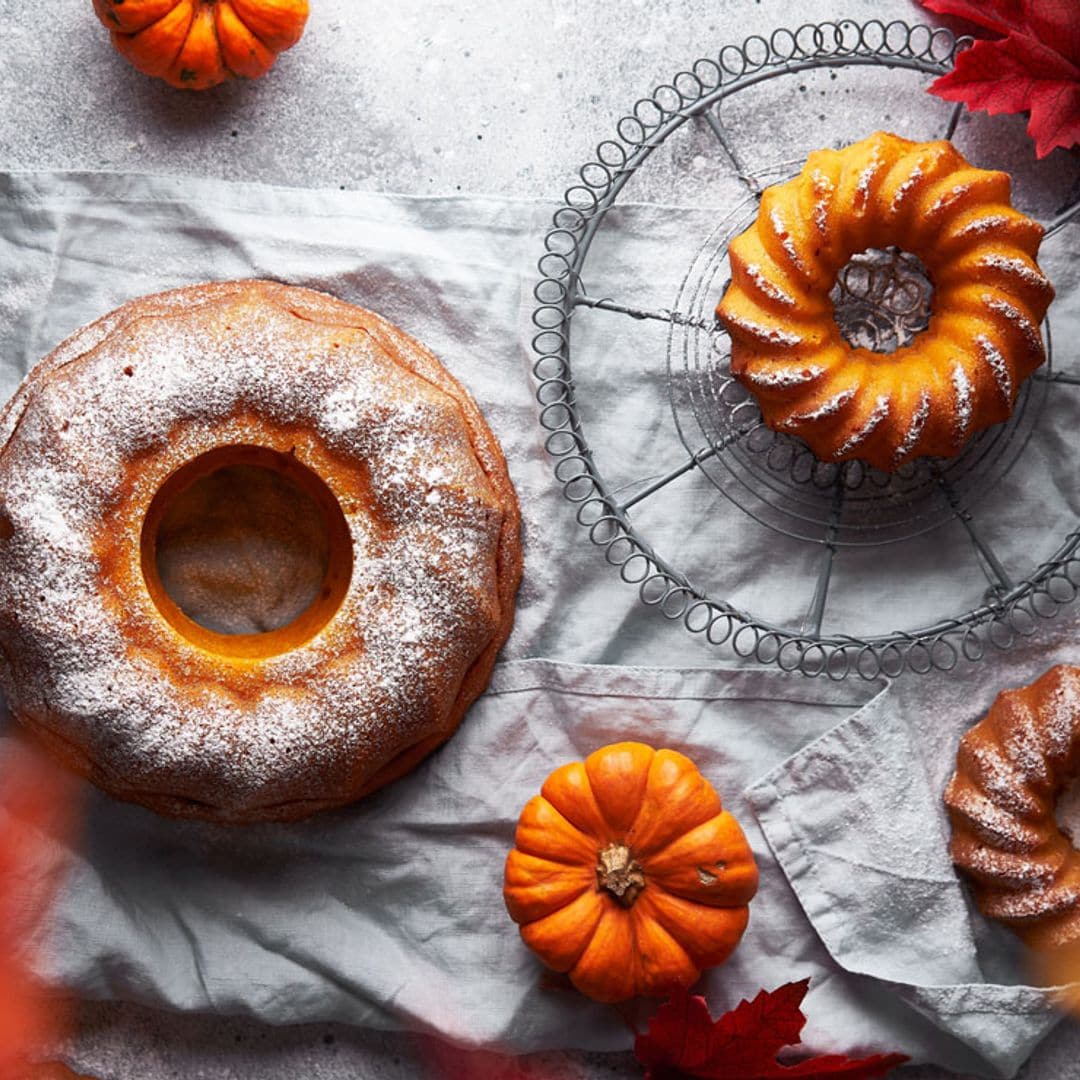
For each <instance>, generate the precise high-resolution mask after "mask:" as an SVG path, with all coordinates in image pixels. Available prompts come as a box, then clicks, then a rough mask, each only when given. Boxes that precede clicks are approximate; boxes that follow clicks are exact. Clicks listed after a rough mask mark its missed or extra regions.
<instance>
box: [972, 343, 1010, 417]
mask: <svg viewBox="0 0 1080 1080" xmlns="http://www.w3.org/2000/svg"><path fill="white" fill-rule="evenodd" d="M975 346H976V348H978V350H979V356H981V357H982V360H983V362H984V363H985V364H986V366H987V367H989V368H990V371H991V373H992V374H993V376H994V382H995V383H996V384H997V388H998V390H1000V391H1001V396H1002V397H1003V398H1004V399H1005V401H1006V402H1007V403H1008V404H1010V405H1011V404H1012V400H1013V380H1012V372H1011V371H1010V370H1009V365H1008V363H1007V362H1006V360H1005V357H1004V356H1002V355H1001V353H1000V352H999V351H998V348H997V346H996V345H995V344H994V343H993V342H992V341H991V340H990V339H989V338H988V337H987V336H986V335H985V334H978V335H976V337H975Z"/></svg>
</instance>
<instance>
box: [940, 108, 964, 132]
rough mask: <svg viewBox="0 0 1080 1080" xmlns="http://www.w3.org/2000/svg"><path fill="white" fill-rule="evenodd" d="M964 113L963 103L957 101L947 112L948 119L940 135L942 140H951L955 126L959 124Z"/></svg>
mask: <svg viewBox="0 0 1080 1080" xmlns="http://www.w3.org/2000/svg"><path fill="white" fill-rule="evenodd" d="M963 111H964V103H963V102H962V101H958V102H957V103H956V104H955V105H954V106H953V107H952V108H951V109H950V110H949V119H948V120H947V121H946V123H945V130H944V131H943V132H942V133H941V137H942V138H943V139H951V138H952V137H953V135H955V134H956V125H957V124H959V123H960V116H961V114H962V113H963Z"/></svg>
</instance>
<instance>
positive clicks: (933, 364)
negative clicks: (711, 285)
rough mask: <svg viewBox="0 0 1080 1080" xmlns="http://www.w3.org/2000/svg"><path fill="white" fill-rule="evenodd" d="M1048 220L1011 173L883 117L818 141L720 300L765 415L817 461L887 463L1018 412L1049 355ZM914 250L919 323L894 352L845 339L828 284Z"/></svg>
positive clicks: (735, 260) (749, 243)
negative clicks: (868, 129) (841, 143)
mask: <svg viewBox="0 0 1080 1080" xmlns="http://www.w3.org/2000/svg"><path fill="white" fill-rule="evenodd" d="M1042 233H1043V230H1042V227H1041V226H1040V225H1039V224H1038V222H1036V221H1033V220H1032V219H1031V218H1029V217H1026V216H1025V215H1023V214H1021V213H1019V212H1018V211H1016V210H1014V209H1013V208H1012V206H1011V205H1010V181H1009V177H1008V175H1007V174H1006V173H1003V172H994V171H990V170H986V169H977V168H973V167H972V166H971V165H969V164H968V162H967V161H966V160H965V159H964V158H963V157H962V156H961V154H960V153H959V151H957V150H956V148H955V147H954V146H952V144H951V143H949V142H946V141H940V142H928V143H918V142H911V141H909V140H907V139H902V138H900V137H899V136H896V135H890V134H887V133H885V132H877V133H876V134H874V135H871V136H870V137H869V138H867V139H864V140H862V141H861V142H858V143H855V144H853V145H851V146H848V147H846V148H845V149H843V150H817V151H815V152H814V153H812V154H811V155H810V156H809V158H808V159H807V161H806V164H805V166H804V168H803V170H802V172H801V173H800V174H799V175H798V176H797V177H795V178H794V179H792V180H789V181H787V182H786V183H783V184H778V185H776V186H774V187H770V188H768V189H767V190H766V191H765V192H764V194H763V196H762V200H761V207H760V211H759V213H758V216H757V219H756V221H755V222H754V224H753V225H752V226H751V227H750V228H749V229H747V230H746V231H745V232H743V233H742V234H741V235H739V236H737V237H736V238H735V239H734V240H733V241H732V242H731V245H730V248H729V255H730V262H731V284H730V285H729V287H728V289H727V291H726V292H725V294H724V296H723V299H722V300H721V302H720V304H719V306H718V307H717V309H716V313H717V317H718V318H719V319H720V321H721V322H722V323H723V325H724V327H725V328H726V329H727V332H728V334H729V336H730V338H731V371H732V374H733V375H734V376H735V377H736V378H737V379H738V380H739V381H740V382H742V383H743V384H744V385H745V386H746V387H747V388H748V389H749V390H750V391H751V392H752V393H753V394H754V395H755V397H756V398H757V400H758V403H759V404H760V407H761V411H762V415H763V417H764V419H765V423H766V424H767V425H768V426H769V427H771V428H773V429H774V430H776V431H782V432H790V433H792V434H795V435H798V436H800V437H801V438H803V439H804V440H805V441H806V442H807V443H808V445H809V446H810V448H811V450H812V451H813V452H814V454H815V455H816V456H817V457H818V458H820V459H821V460H824V461H844V460H847V459H852V458H858V459H861V460H864V461H867V462H869V463H870V464H872V465H874V466H876V467H877V468H879V469H883V470H885V471H894V470H896V469H897V468H899V467H900V466H901V465H903V464H904V463H905V462H906V461H908V460H910V459H912V458H915V457H922V456H927V455H932V456H942V457H948V456H952V455H955V454H957V453H959V451H960V449H961V448H962V447H963V446H964V444H965V443H966V442H967V441H968V439H969V438H970V437H971V436H972V435H974V434H975V433H976V432H978V431H980V430H981V429H983V428H985V427H988V426H990V425H991V424H995V423H998V422H1000V421H1002V420H1005V419H1006V418H1007V417H1008V416H1009V415H1010V414H1011V412H1012V408H1013V405H1014V403H1015V401H1016V396H1017V394H1018V392H1019V388H1020V384H1021V383H1022V382H1023V380H1024V379H1025V378H1027V377H1028V376H1029V375H1030V374H1031V372H1032V371H1034V370H1035V368H1037V367H1038V366H1039V365H1040V364H1041V363H1042V362H1043V361H1044V359H1045V352H1044V347H1043V341H1042V334H1041V332H1040V329H1039V324H1040V323H1041V321H1042V319H1043V316H1044V315H1045V314H1046V309H1047V306H1048V305H1049V303H1050V300H1051V299H1052V297H1053V289H1052V288H1051V286H1050V283H1049V282H1048V281H1047V279H1046V277H1045V276H1044V275H1043V273H1042V272H1041V271H1040V269H1039V267H1038V266H1037V264H1036V262H1035V258H1036V255H1037V253H1038V248H1039V243H1040V240H1041V238H1042ZM891 247H896V248H898V249H899V250H900V251H904V252H908V253H911V254H913V255H915V256H917V257H918V259H919V260H921V262H922V263H923V265H924V266H925V268H926V270H927V272H928V275H929V278H930V282H931V284H932V286H933V300H932V310H931V317H930V323H929V326H928V327H927V328H926V329H925V330H924V331H922V332H921V333H918V334H916V335H915V337H914V339H913V340H912V341H911V342H910V343H909V344H906V345H903V346H902V347H900V348H898V349H896V351H895V352H892V353H885V352H877V351H875V350H873V349H869V348H865V347H854V346H852V345H850V344H849V343H848V341H847V340H846V339H845V337H844V336H843V335H842V333H841V330H840V327H839V325H838V324H837V321H836V319H835V318H834V310H833V304H832V301H831V300H830V298H829V293H830V290H831V289H832V288H833V285H834V283H835V282H836V280H837V275H838V274H839V272H840V271H841V269H842V268H843V267H844V266H845V265H846V264H847V263H848V262H849V260H850V259H851V258H852V256H853V255H857V254H860V253H862V252H865V251H871V250H887V249H889V248H891Z"/></svg>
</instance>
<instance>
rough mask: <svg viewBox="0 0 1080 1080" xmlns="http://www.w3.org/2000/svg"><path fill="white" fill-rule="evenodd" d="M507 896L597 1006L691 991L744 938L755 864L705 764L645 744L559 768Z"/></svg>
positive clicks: (534, 806)
mask: <svg viewBox="0 0 1080 1080" xmlns="http://www.w3.org/2000/svg"><path fill="white" fill-rule="evenodd" d="M514 844H515V846H514V848H513V850H512V851H511V852H510V855H509V858H507V860H506V877H505V883H504V889H503V896H504V898H505V900H506V907H507V910H508V911H509V912H510V917H511V918H512V919H513V920H514V921H515V922H516V923H518V924H519V925H520V927H521V936H522V938H523V939H524V941H525V943H526V944H527V945H528V946H529V948H531V949H532V950H533V951H534V952H535V953H536V954H537V955H538V956H539V957H540V959H541V960H543V961H544V963H545V964H547V965H548V967H551V968H554V969H555V970H556V971H563V972H568V973H569V975H570V978H571V980H572V981H573V983H574V985H575V986H576V987H577V988H578V989H579V990H580V991H581V992H582V993H583V994H587V995H588V996H589V997H591V998H594V999H595V1000H597V1001H607V1002H613V1001H623V1000H625V999H626V998H630V997H634V996H635V995H644V996H649V997H654V996H661V995H663V994H665V993H666V992H667V991H668V990H670V989H671V988H672V987H673V986H676V985H681V986H689V985H690V984H691V983H693V982H694V981H695V980H696V979H697V978H698V976H699V975H700V974H701V972H702V971H703V970H704V969H705V968H707V967H712V966H714V965H716V964H720V963H722V962H723V961H724V960H726V959H727V957H728V956H729V954H730V953H731V951H732V950H733V949H734V948H735V946H736V945H737V944H738V943H739V939H740V938H741V937H742V933H743V931H744V930H745V929H746V923H747V919H748V917H749V908H748V906H747V905H748V904H749V901H750V898H751V897H752V896H753V895H754V893H755V891H756V890H757V882H758V872H757V866H756V864H755V863H754V857H753V855H752V854H751V852H750V847H749V845H748V844H747V843H746V838H745V837H744V836H743V832H742V829H741V828H740V827H739V823H738V822H737V821H736V820H735V819H734V818H733V817H732V816H731V814H729V813H728V812H727V811H726V810H724V809H723V807H722V806H721V805H720V798H719V796H718V795H717V794H716V792H715V791H714V790H713V788H712V785H711V784H709V782H708V781H707V780H706V779H705V778H704V777H703V776H702V775H701V773H700V772H698V770H697V767H696V766H695V765H694V763H693V762H692V761H691V760H690V759H689V758H687V757H685V756H684V755H682V754H680V753H677V752H676V751H674V750H654V749H653V748H652V747H650V746H645V745H643V744H642V743H636V742H623V743H615V744H613V745H611V746H605V747H602V748H601V749H600V750H597V751H596V752H595V753H593V754H590V755H589V757H587V758H586V759H585V761H584V762H581V761H576V762H574V763H573V764H570V765H563V766H562V767H561V768H559V769H556V770H555V771H554V772H553V773H552V774H551V775H550V776H549V777H548V778H547V780H546V781H545V782H544V786H543V788H541V792H540V794H539V795H537V796H535V797H534V798H532V799H530V800H529V802H528V803H526V805H525V809H524V810H523V811H522V813H521V818H520V820H519V821H518V827H517V833H516V836H515V839H514Z"/></svg>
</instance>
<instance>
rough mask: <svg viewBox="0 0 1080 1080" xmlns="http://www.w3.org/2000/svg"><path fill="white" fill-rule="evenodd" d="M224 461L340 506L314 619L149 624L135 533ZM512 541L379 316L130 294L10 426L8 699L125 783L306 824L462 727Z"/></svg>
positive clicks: (434, 401)
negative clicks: (261, 629)
mask: <svg viewBox="0 0 1080 1080" xmlns="http://www.w3.org/2000/svg"><path fill="white" fill-rule="evenodd" d="M237 447H239V448H241V449H240V450H239V451H237V450H236V448H237ZM219 452H220V453H223V454H226V455H230V454H234V453H240V454H241V457H242V459H243V461H248V460H249V459H251V455H252V454H254V455H256V459H258V455H264V456H267V455H269V456H270V457H271V458H272V459H273V460H274V461H280V462H281V463H282V466H281V467H282V469H283V470H284V471H285V472H286V473H287V472H289V471H290V470H292V471H293V472H296V473H298V474H299V473H300V472H302V471H306V472H310V473H311V474H313V475H314V476H316V477H318V480H319V483H320V484H321V485H325V488H326V489H328V490H329V492H330V495H329V496H328V498H331V499H332V500H333V501H334V502H336V506H337V507H338V508H340V513H339V514H338V517H339V518H340V520H341V521H342V526H341V530H340V535H341V539H340V541H339V547H341V548H342V552H343V553H341V558H340V560H339V568H340V575H339V577H340V581H339V582H337V583H336V584H334V586H333V587H334V588H340V597H338V598H336V599H334V600H333V603H332V605H331V607H330V608H328V609H327V611H326V618H325V620H324V621H325V625H321V626H320V627H317V628H316V630H315V631H312V629H311V627H307V628H306V629H305V628H304V626H303V625H301V624H300V623H298V624H297V625H298V626H299V627H300V629H298V630H290V629H289V628H285V629H284V630H281V631H278V632H277V637H274V635H262V634H259V633H254V634H252V635H250V637H248V638H245V637H242V636H241V637H235V636H233V637H223V636H215V635H214V634H213V633H211V632H209V631H205V630H203V629H201V628H200V627H198V626H196V625H195V624H194V623H190V622H186V621H185V617H184V615H183V614H177V613H176V612H175V611H174V612H173V615H172V616H171V617H163V612H165V611H166V610H167V608H168V605H169V601H168V599H167V598H162V597H161V596H157V597H156V594H155V595H152V593H153V588H152V584H151V583H152V579H153V572H152V567H151V568H150V569H148V566H149V565H150V564H149V563H148V561H147V560H148V559H150V560H151V562H152V558H153V552H151V553H150V555H149V556H148V554H147V550H146V547H145V541H146V538H145V536H144V526H145V524H146V522H147V521H148V520H149V518H150V516H152V515H153V506H154V505H155V503H154V499H155V496H156V494H157V493H159V492H160V491H162V490H164V485H165V484H166V482H167V481H169V482H171V479H170V478H172V477H174V476H177V475H180V473H179V470H181V469H183V468H185V467H186V465H187V463H190V462H192V461H194V460H202V459H203V458H202V456H203V455H208V454H209V455H210V456H211V457H212V456H213V455H214V454H216V453H219ZM243 455H247V456H246V457H244V456H243ZM275 455H276V456H275ZM259 460H261V459H259ZM305 474H306V473H305ZM239 475H244V474H243V473H240V474H239ZM336 512H337V511H336V510H335V513H336ZM284 525H285V526H287V525H288V523H287V522H286V523H284ZM519 532H520V518H519V513H518V506H517V501H516V498H515V495H514V491H513V487H512V486H511V483H510V479H509V476H508V474H507V471H506V466H505V462H504V460H503V457H502V453H501V451H500V448H499V446H498V443H497V442H496V440H495V437H494V436H493V435H492V433H491V431H490V430H489V428H488V427H487V425H486V423H485V422H484V419H483V417H482V415H481V414H480V412H479V410H478V409H477V407H476V405H475V403H474V402H473V401H472V399H471V398H470V397H469V395H468V394H467V393H466V392H465V390H464V389H463V388H462V387H461V386H460V385H459V384H458V383H457V382H456V381H455V380H454V379H453V378H452V377H451V376H450V375H449V373H448V372H447V371H446V370H445V369H444V368H443V367H442V365H441V364H440V363H439V362H438V361H437V360H436V359H435V357H433V356H432V355H431V354H430V353H429V352H428V351H427V350H426V349H424V348H423V347H422V346H421V345H419V344H418V343H417V342H415V341H414V340H413V339H411V338H410V337H408V336H407V335H406V334H404V333H403V332H402V331H401V330H399V329H397V328H396V327H394V326H392V325H391V324H390V323H388V322H386V320H384V319H382V318H380V317H379V316H377V315H373V314H371V313H370V312H367V311H364V310H362V309H360V308H358V307H355V306H353V305H351V304H346V303H344V302H342V301H339V300H335V299H333V298H331V297H329V296H325V295H323V294H321V293H316V292H312V291H310V290H306V289H298V288H291V287H286V286H283V285H278V284H274V283H270V282H226V283H218V284H212V285H205V286H196V287H192V288H185V289H179V290H176V291H174V292H170V293H164V294H161V295H159V296H153V297H147V298H144V299H141V300H136V301H133V302H131V303H129V304H126V305H125V306H123V307H122V308H120V309H118V310H117V311H115V312H113V313H112V314H110V315H107V316H105V317H104V318H103V319H101V320H99V321H98V322H96V323H93V324H92V325H90V326H88V327H86V328H84V329H83V330H81V331H79V332H77V333H76V334H75V335H73V336H72V337H71V338H70V339H68V340H67V341H66V342H64V343H63V344H62V345H60V346H59V348H57V350H56V351H55V352H54V353H52V354H51V355H50V356H49V357H47V358H46V359H45V360H44V361H42V363H41V364H39V365H38V366H37V367H36V368H35V369H34V370H33V371H32V372H31V373H30V375H29V376H28V377H27V378H26V380H25V381H24V383H23V385H22V387H21V388H20V389H19V391H18V392H17V393H16V395H15V397H14V398H13V399H12V401H11V402H10V404H9V405H8V407H7V409H6V411H5V412H4V414H3V416H2V417H0V685H2V688H3V690H4V693H5V695H6V696H7V698H8V701H9V703H10V706H11V708H12V711H13V712H14V714H15V715H16V716H17V717H18V719H20V720H21V721H22V722H23V723H24V724H26V725H27V726H28V727H29V728H30V729H31V730H32V731H34V732H35V733H36V734H37V735H38V736H39V737H40V738H41V739H42V740H43V741H44V742H46V743H47V744H48V745H49V746H50V747H51V748H52V749H53V750H54V751H55V752H56V753H57V754H59V755H60V756H61V757H63V758H64V759H66V760H67V761H68V762H69V763H70V764H71V765H73V766H74V767H75V768H76V769H78V770H79V771H80V772H82V773H83V774H84V775H86V776H88V777H90V778H91V779H93V780H94V781H95V782H96V783H97V784H99V785H100V786H101V787H103V788H104V789H105V790H107V791H109V792H111V793H112V794H114V795H117V796H119V797H121V798H125V799H130V800H134V801H137V802H140V803H143V804H144V805H146V806H149V807H151V808H152V809H154V810H157V811H159V812H162V813H167V814H173V815H181V816H190V817H201V818H207V819H211V820H216V821H223V822H244V821H253V820H266V819H292V818H298V817H302V816H305V815H307V814H309V813H311V812H313V811H315V810H319V809H323V808H326V807H330V806H336V805H340V804H342V803H345V802H348V801H350V800H352V799H354V798H356V797H357V796H359V795H361V794H364V793H366V792H368V791H371V790H373V789H374V788H376V787H379V786H381V785H382V784H384V783H386V782H387V781H389V780H391V779H393V778H395V777H396V776H399V775H401V774H402V773H404V772H406V771H407V770H408V769H410V768H412V767H413V766H414V765H415V764H416V763H417V762H418V761H419V760H420V759H421V758H422V757H424V756H425V755H426V754H427V753H429V752H430V751H431V750H432V749H433V748H434V747H435V746H437V745H439V744H440V743H441V742H442V741H443V740H445V739H446V738H448V737H449V735H450V734H451V733H452V732H453V731H454V729H455V728H456V727H457V725H458V723H459V722H460V721H461V719H462V716H463V715H464V713H465V710H466V709H467V708H468V706H469V705H470V704H471V702H472V701H473V700H474V699H475V698H476V697H477V695H478V694H479V693H480V692H481V691H482V690H483V688H484V686H485V685H486V683H487V680H488V677H489V675H490V671H491V667H492V665H493V663H494V659H495V654H496V652H497V651H498V649H499V647H500V646H501V644H502V643H503V641H504V640H505V639H506V636H507V634H508V633H509V630H510V626H511V623H512V619H513V608H514V594H515V592H516V588H517V584H518V582H519V580H520V574H521V547H520V536H519ZM234 577H235V578H236V584H235V588H236V589H237V590H238V595H240V594H241V593H242V592H243V589H244V588H245V582H244V579H243V577H242V575H241V576H239V577H237V576H236V575H234ZM328 580H329V579H328ZM330 590H331V586H330V585H329V584H328V585H327V587H326V589H325V590H324V593H323V595H322V600H321V601H320V602H324V601H325V602H326V603H330V601H327V600H326V597H327V596H329V593H330ZM158 592H159V593H160V589H159V590H158ZM163 605H164V606H163ZM301 623H302V620H301ZM282 634H284V635H285V637H284V638H282V636H281V635H282ZM267 641H271V642H276V644H274V646H273V647H272V648H270V647H267V646H266V642H267ZM219 646H220V647H219Z"/></svg>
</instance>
